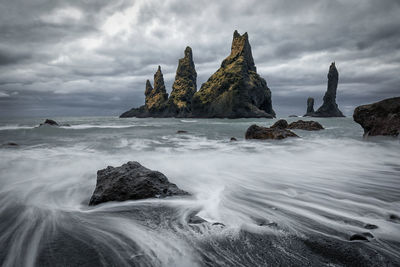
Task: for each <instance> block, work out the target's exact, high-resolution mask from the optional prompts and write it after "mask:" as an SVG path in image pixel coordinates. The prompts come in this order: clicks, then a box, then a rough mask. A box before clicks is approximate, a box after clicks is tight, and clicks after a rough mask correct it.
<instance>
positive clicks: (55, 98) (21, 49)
mask: <svg viewBox="0 0 400 267" xmlns="http://www.w3.org/2000/svg"><path fill="white" fill-rule="evenodd" d="M399 3H400V2H399V1H396V0H383V1H372V0H370V1H356V0H350V1H348V0H346V1H344V0H332V1H311V0H309V1H308V0H303V1H289V0H279V1H278V0H269V1H261V0H260V1H258V0H247V1H228V0H222V1H205V0H200V1H183V0H166V1H154V0H146V1H145V0H136V1H129V0H127V1H123V0H120V1H108V0H107V1H106V0H102V1H94V0H86V1H61V0H56V1H54V0H52V1H50V0H30V1H26V0H25V1H22V0H15V1H7V2H3V3H1V4H0V5H1V9H0V36H1V39H0V104H1V106H0V114H1V116H11V115H18V116H24V115H26V114H30V115H41V114H55V113H57V115H63V114H65V115H69V114H70V115H79V114H82V115H88V114H91V115H96V114H99V115H100V114H101V115H106V114H110V115H116V114H118V113H120V112H122V111H124V110H126V109H129V108H131V107H133V106H138V105H140V104H142V103H143V98H144V96H143V90H144V83H145V80H146V79H150V80H152V79H153V74H154V72H155V71H156V68H157V66H158V65H161V67H162V70H163V72H164V78H165V81H166V86H167V88H171V86H172V83H173V79H174V74H175V71H176V67H177V61H178V59H179V58H181V57H182V56H183V50H184V48H185V47H186V46H187V45H189V46H191V47H192V49H193V53H194V60H195V64H196V70H197V72H198V85H199V87H200V85H201V84H202V83H203V82H205V81H206V80H207V78H208V77H209V76H210V75H211V74H212V73H213V72H214V71H215V70H216V69H217V68H218V67H219V66H220V63H221V61H222V60H223V59H224V58H225V57H226V56H227V55H228V54H229V49H230V42H231V38H232V33H233V31H234V30H235V29H237V30H238V31H239V32H241V33H244V32H245V31H247V32H248V33H249V36H250V42H251V45H252V48H253V56H254V60H255V63H256V65H257V69H258V72H259V73H260V75H261V76H262V77H264V78H265V79H266V80H267V82H268V86H269V87H270V88H271V91H272V96H273V105H274V108H275V110H276V111H277V112H278V115H279V114H284V115H287V114H291V113H296V114H298V115H302V113H303V112H304V109H305V102H306V99H307V97H308V96H312V97H315V99H316V106H318V105H320V104H321V102H322V97H323V94H324V92H325V90H326V81H327V78H326V74H327V71H328V67H329V64H330V62H331V61H336V63H337V66H338V69H339V73H340V83H339V89H338V103H339V106H341V107H342V109H343V110H344V111H345V112H346V113H347V114H351V112H352V109H353V108H354V106H356V105H359V104H362V103H366V102H372V101H376V100H379V99H382V98H385V97H390V96H395V95H399V94H400V88H399V84H400V75H398V74H399V70H400V52H399V48H400V33H399V31H398V29H399V28H400V18H399V16H398V14H399V13H400V4H399ZM169 90H170V89H169Z"/></svg>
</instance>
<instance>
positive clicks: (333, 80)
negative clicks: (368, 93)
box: [311, 62, 344, 117]
mask: <svg viewBox="0 0 400 267" xmlns="http://www.w3.org/2000/svg"><path fill="white" fill-rule="evenodd" d="M338 82H339V72H338V71H337V69H336V66H335V62H332V64H331V66H330V67H329V72H328V89H327V90H326V93H325V95H324V103H323V104H322V106H321V107H320V108H319V109H318V110H317V111H316V112H314V113H313V114H312V115H311V116H313V117H344V115H343V113H342V112H341V111H340V110H339V108H338V105H337V104H336V91H337V85H338Z"/></svg>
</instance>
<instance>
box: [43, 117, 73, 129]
mask: <svg viewBox="0 0 400 267" xmlns="http://www.w3.org/2000/svg"><path fill="white" fill-rule="evenodd" d="M42 126H56V127H59V126H64V127H65V126H71V125H69V124H66V123H65V124H59V123H57V122H56V121H54V120H50V119H46V120H45V121H44V122H43V123H41V124H39V127H42Z"/></svg>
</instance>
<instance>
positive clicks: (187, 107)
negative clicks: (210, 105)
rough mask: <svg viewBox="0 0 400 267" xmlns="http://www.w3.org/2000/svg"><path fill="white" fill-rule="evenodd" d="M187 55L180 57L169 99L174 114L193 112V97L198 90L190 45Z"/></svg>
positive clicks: (180, 114)
mask: <svg viewBox="0 0 400 267" xmlns="http://www.w3.org/2000/svg"><path fill="white" fill-rule="evenodd" d="M184 54H185V56H184V57H183V58H181V59H179V63H178V68H177V69H176V75H175V81H174V84H173V85H172V91H171V95H170V98H169V100H168V105H169V110H170V112H171V113H173V115H176V116H184V115H186V114H188V113H190V112H191V109H192V97H193V95H194V93H196V90H197V84H196V80H197V73H196V69H195V65H194V62H193V54H192V49H191V48H190V47H189V46H188V47H186V49H185V52H184Z"/></svg>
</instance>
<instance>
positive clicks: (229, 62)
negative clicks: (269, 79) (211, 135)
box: [192, 31, 275, 118]
mask: <svg viewBox="0 0 400 267" xmlns="http://www.w3.org/2000/svg"><path fill="white" fill-rule="evenodd" d="M192 114H193V116H194V117H216V118H248V117H265V118H272V117H274V116H275V112H274V111H273V109H272V103H271V91H270V90H269V88H268V87H267V83H266V81H265V80H264V79H263V78H261V77H260V76H259V75H258V74H257V70H256V66H255V65H254V60H253V56H252V53H251V46H250V43H249V40H248V35H247V33H245V34H243V35H240V34H239V33H238V32H237V31H235V32H234V34H233V41H232V48H231V54H230V55H229V56H228V57H227V58H226V59H225V60H224V61H223V62H222V64H221V67H220V68H219V69H218V70H217V72H215V73H214V74H213V75H212V76H211V77H210V78H209V79H208V81H207V82H206V83H204V84H203V85H202V86H201V88H200V90H199V91H198V92H197V93H195V94H194V96H193V100H192Z"/></svg>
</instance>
